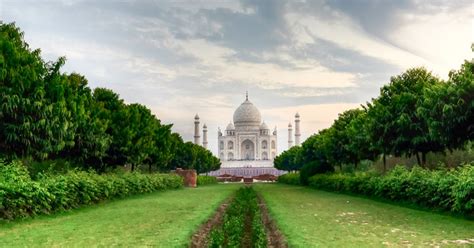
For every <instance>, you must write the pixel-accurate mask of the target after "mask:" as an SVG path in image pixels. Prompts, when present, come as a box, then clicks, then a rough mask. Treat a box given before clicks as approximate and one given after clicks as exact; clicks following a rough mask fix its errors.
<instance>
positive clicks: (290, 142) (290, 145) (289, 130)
mask: <svg viewBox="0 0 474 248" xmlns="http://www.w3.org/2000/svg"><path fill="white" fill-rule="evenodd" d="M292 146H293V127H292V126H291V122H290V123H288V149H290V148H291V147H292Z"/></svg>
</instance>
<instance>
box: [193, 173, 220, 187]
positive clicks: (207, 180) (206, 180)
mask: <svg viewBox="0 0 474 248" xmlns="http://www.w3.org/2000/svg"><path fill="white" fill-rule="evenodd" d="M208 184H217V178H216V177H213V176H202V175H198V177H197V185H198V186H202V185H208Z"/></svg>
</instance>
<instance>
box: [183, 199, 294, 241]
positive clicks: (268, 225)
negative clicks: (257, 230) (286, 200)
mask: <svg viewBox="0 0 474 248" xmlns="http://www.w3.org/2000/svg"><path fill="white" fill-rule="evenodd" d="M232 200H233V197H231V198H229V199H227V200H226V201H225V202H224V203H222V204H221V205H220V206H219V207H218V208H217V211H216V212H215V214H214V215H213V216H212V217H211V218H210V219H209V220H207V221H206V222H205V223H204V224H202V225H201V226H200V227H199V229H198V230H197V231H196V232H195V233H194V234H193V236H192V239H191V243H190V245H189V247H191V248H203V247H207V246H208V241H209V240H208V239H209V234H210V232H211V231H212V230H213V229H214V228H215V227H217V226H220V225H222V222H223V218H224V214H225V212H226V210H227V207H228V206H229V203H230V202H231V201H232ZM258 206H259V207H260V212H261V215H262V221H263V225H264V226H265V232H266V236H267V247H270V248H287V247H288V244H287V242H286V239H285V237H284V236H283V234H282V233H281V232H280V230H279V229H278V227H277V225H276V223H275V221H273V219H272V218H271V217H270V213H269V212H268V208H267V206H266V205H265V202H264V200H263V198H262V197H261V196H260V195H258ZM249 221H250V219H249V218H247V219H246V223H245V229H246V231H245V234H246V235H245V236H246V237H243V242H242V246H243V247H252V244H250V243H249V241H250V240H251V239H252V228H251V225H252V224H251V223H249ZM249 229H250V230H249Z"/></svg>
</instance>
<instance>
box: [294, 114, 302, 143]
mask: <svg viewBox="0 0 474 248" xmlns="http://www.w3.org/2000/svg"><path fill="white" fill-rule="evenodd" d="M300 137H301V133H300V114H298V112H297V113H296V115H295V146H299V145H300Z"/></svg>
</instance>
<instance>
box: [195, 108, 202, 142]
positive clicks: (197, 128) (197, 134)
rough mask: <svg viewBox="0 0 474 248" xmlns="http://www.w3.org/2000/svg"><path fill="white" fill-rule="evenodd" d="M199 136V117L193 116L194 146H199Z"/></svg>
mask: <svg viewBox="0 0 474 248" xmlns="http://www.w3.org/2000/svg"><path fill="white" fill-rule="evenodd" d="M200 138H201V136H200V135H199V115H197V114H196V116H194V144H196V145H199V143H201V142H199V140H200Z"/></svg>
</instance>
